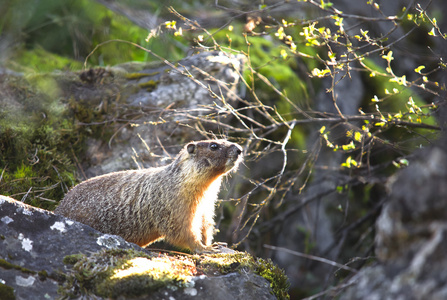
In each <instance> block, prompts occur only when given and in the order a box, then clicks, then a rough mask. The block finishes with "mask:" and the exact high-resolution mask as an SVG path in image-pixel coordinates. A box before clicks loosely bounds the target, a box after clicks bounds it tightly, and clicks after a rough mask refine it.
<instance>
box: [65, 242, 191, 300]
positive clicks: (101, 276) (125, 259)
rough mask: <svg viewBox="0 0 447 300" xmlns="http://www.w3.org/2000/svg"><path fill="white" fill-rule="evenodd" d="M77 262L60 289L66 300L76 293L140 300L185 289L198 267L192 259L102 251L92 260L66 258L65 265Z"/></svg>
mask: <svg viewBox="0 0 447 300" xmlns="http://www.w3.org/2000/svg"><path fill="white" fill-rule="evenodd" d="M74 261H76V262H75V263H74V265H73V272H72V273H70V274H68V275H67V276H66V282H65V284H64V285H63V286H62V287H61V288H60V289H59V293H60V294H61V295H63V296H70V295H71V294H70V293H71V291H73V290H77V291H79V292H78V294H81V295H90V294H94V295H98V296H102V297H112V298H114V297H117V296H120V295H124V296H138V295H142V294H148V293H150V292H151V291H155V290H158V289H160V288H162V287H165V286H169V285H172V286H178V287H182V286H185V285H186V283H187V282H188V281H189V280H190V277H191V276H192V275H194V272H195V266H194V264H193V263H192V261H190V260H188V259H185V258H178V257H175V258H174V257H170V256H167V255H165V256H158V257H151V256H150V255H148V254H146V253H144V252H139V251H135V250H118V249H113V250H102V251H99V252H96V253H93V254H92V255H90V256H86V255H82V254H81V255H76V256H73V255H70V256H67V257H65V258H64V262H65V263H70V264H71V263H73V262H74ZM71 296H74V295H71ZM76 296H77V295H76Z"/></svg>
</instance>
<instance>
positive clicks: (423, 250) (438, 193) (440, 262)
mask: <svg viewBox="0 0 447 300" xmlns="http://www.w3.org/2000/svg"><path fill="white" fill-rule="evenodd" d="M442 141H443V144H440V145H439V146H435V147H431V148H428V149H424V150H422V151H420V152H419V153H418V154H417V157H416V158H415V159H414V160H412V161H410V166H409V167H408V168H406V169H404V170H402V171H401V172H399V173H398V174H397V175H395V177H394V178H392V179H391V180H390V186H389V189H390V193H389V202H388V203H387V204H386V205H385V207H384V208H383V210H382V213H381V215H380V217H379V219H378V220H377V224H376V231H377V233H376V254H377V256H378V259H379V263H378V265H376V266H373V267H369V268H366V269H364V270H361V271H360V272H359V273H358V274H357V275H356V276H355V277H354V278H353V279H352V282H353V283H354V285H353V286H352V287H351V288H349V289H348V290H347V291H345V292H344V293H343V297H342V299H371V300H372V299H383V300H387V299H389V300H391V299H393V300H396V299H402V300H404V299H405V300H410V299H436V300H441V299H447V287H446V282H447V256H446V253H447V150H446V149H447V147H446V145H445V140H442Z"/></svg>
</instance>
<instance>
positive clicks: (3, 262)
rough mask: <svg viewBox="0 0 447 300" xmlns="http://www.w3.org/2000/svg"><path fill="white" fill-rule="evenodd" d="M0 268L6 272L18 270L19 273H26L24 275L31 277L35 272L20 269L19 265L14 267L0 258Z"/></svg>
mask: <svg viewBox="0 0 447 300" xmlns="http://www.w3.org/2000/svg"><path fill="white" fill-rule="evenodd" d="M0 267H2V268H4V269H7V270H9V269H15V270H19V271H21V272H23V273H26V274H32V275H33V274H36V272H34V271H32V270H29V269H27V268H24V267H21V266H19V265H15V264H12V263H10V262H7V261H6V260H4V259H3V258H0Z"/></svg>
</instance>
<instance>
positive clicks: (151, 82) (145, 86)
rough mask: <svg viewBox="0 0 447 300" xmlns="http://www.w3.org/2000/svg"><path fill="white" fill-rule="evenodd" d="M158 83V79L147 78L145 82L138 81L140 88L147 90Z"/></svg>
mask: <svg viewBox="0 0 447 300" xmlns="http://www.w3.org/2000/svg"><path fill="white" fill-rule="evenodd" d="M158 83H159V81H158V80H149V81H147V82H144V83H140V84H139V85H138V86H139V87H140V88H142V89H146V90H147V91H148V92H151V91H152V90H154V89H155V87H156V86H157V84H158Z"/></svg>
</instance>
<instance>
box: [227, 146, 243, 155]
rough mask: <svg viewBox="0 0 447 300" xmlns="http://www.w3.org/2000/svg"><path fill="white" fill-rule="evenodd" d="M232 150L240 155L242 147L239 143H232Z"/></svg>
mask: <svg viewBox="0 0 447 300" xmlns="http://www.w3.org/2000/svg"><path fill="white" fill-rule="evenodd" d="M230 150H231V152H232V153H233V154H234V155H236V156H239V155H241V153H242V149H241V147H240V146H239V145H231V148H230Z"/></svg>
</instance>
